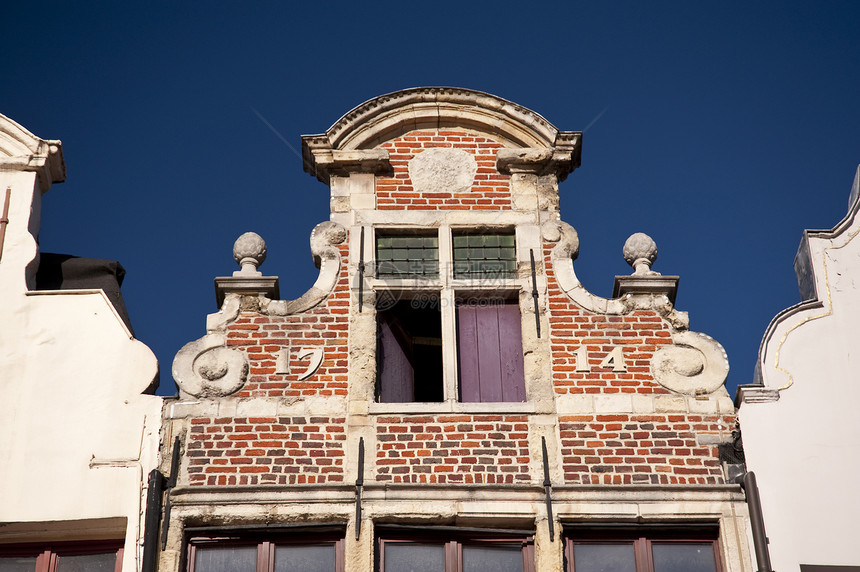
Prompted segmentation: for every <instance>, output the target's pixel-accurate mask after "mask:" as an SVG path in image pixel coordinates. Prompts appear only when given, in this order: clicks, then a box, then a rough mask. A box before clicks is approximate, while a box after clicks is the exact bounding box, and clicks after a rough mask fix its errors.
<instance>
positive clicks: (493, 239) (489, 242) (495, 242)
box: [484, 234, 499, 246]
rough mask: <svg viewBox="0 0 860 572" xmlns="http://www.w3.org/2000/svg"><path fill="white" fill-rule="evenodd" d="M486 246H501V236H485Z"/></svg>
mask: <svg viewBox="0 0 860 572" xmlns="http://www.w3.org/2000/svg"><path fill="white" fill-rule="evenodd" d="M484 246H499V235H498V234H488V235H486V236H484Z"/></svg>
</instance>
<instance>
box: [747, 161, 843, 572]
mask: <svg viewBox="0 0 860 572" xmlns="http://www.w3.org/2000/svg"><path fill="white" fill-rule="evenodd" d="M859 212H860V169H858V171H857V175H856V177H855V179H854V184H853V186H852V189H851V194H850V200H849V208H848V213H847V215H846V216H845V218H844V219H842V221H840V222H839V223H838V224H837V225H836V226H834V227H833V228H832V229H830V230H814V231H813V230H807V231H805V232H804V234H803V238H802V240H801V244H800V248H799V250H798V253H797V257H796V259H795V271H796V273H797V277H798V284H799V287H800V293H801V297H802V298H803V301H802V302H801V303H799V304H797V305H795V306H792V307H791V308H788V309H786V310H784V311H782V312H781V313H780V314H778V315H777V316H776V317H775V318H774V319H773V321H772V322H771V323H770V325H769V326H768V328H767V331H766V332H765V336H764V339H763V341H762V344H761V348H760V350H759V360H758V363H757V368H756V369H757V371H756V383H755V384H753V385H748V386H742V387H740V388H739V390H738V397H737V401H738V404H739V405H740V411H739V418H740V424H741V429H742V431H743V443H744V451H745V454H746V462H747V468H748V469H749V470H751V471H754V472H755V473H756V475H757V478H758V484H759V488H760V491H761V499H762V509H763V513H764V519H765V526H766V528H767V536H768V537H769V540H770V543H769V547H770V555H771V560H772V563H773V569H774V570H778V571H779V572H796V571H798V570H799V571H802V572H820V571H824V570H827V571H828V572H837V571H840V572H841V571H849V570H850V571H860V544H858V543H857V515H858V514H860V488H858V487H857V474H858V472H860V424H858V423H857V404H858V403H860V351H858V349H860V238H858V234H860V216H858V213H859ZM822 566H824V568H821V567H822Z"/></svg>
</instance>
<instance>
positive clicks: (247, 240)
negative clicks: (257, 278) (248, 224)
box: [233, 232, 266, 275]
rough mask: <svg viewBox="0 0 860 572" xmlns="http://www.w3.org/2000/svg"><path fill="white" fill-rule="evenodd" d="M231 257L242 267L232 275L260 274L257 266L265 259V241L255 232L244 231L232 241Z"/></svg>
mask: <svg viewBox="0 0 860 572" xmlns="http://www.w3.org/2000/svg"><path fill="white" fill-rule="evenodd" d="M233 259H234V260H235V261H236V262H237V263H238V264H239V266H241V267H242V269H241V270H240V271H238V272H234V273H233V274H234V275H235V274H253V275H259V274H261V273H260V272H258V271H257V267H258V266H260V265H261V264H262V263H263V261H264V260H266V241H265V240H263V239H262V237H261V236H260V235H259V234H257V233H256V232H246V233H245V234H243V235H242V236H240V237H239V238H237V239H236V242H235V243H233Z"/></svg>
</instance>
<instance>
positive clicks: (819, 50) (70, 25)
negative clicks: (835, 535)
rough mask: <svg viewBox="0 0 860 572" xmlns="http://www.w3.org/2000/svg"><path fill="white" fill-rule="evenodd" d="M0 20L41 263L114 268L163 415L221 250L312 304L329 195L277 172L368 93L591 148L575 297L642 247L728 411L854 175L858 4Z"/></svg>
mask: <svg viewBox="0 0 860 572" xmlns="http://www.w3.org/2000/svg"><path fill="white" fill-rule="evenodd" d="M3 21H4V26H3V28H4V34H3V35H4V41H3V44H4V48H3V57H2V58H0V71H2V77H4V78H5V81H4V82H3V84H2V86H0V113H3V114H5V115H7V116H8V117H10V118H12V119H14V120H15V121H17V122H19V123H21V124H22V125H24V126H25V127H26V128H28V129H29V130H30V131H32V132H33V133H35V134H36V135H38V136H40V137H42V138H46V139H55V138H56V139H61V140H62V141H63V147H64V152H65V158H66V163H67V167H68V178H67V181H66V182H65V183H63V184H62V185H57V186H55V187H54V188H52V189H51V190H50V192H49V193H48V194H47V195H46V196H45V202H44V205H43V219H42V231H41V235H40V241H41V245H42V249H43V250H44V251H47V252H62V253H68V254H74V255H79V256H89V257H94V258H107V259H113V260H119V261H120V262H121V263H122V264H123V265H124V266H125V268H126V270H127V272H128V274H127V277H126V281H125V284H124V286H123V293H124V297H125V301H126V305H127V306H128V309H129V312H130V314H131V319H132V323H133V325H134V328H135V331H136V333H137V336H138V338H139V339H141V340H142V341H143V342H145V343H146V344H148V345H149V346H150V347H151V348H152V349H153V351H154V352H155V353H156V355H157V357H158V359H159V362H160V366H161V371H162V375H161V377H162V387H161V388H160V390H159V393H162V394H172V393H173V392H174V385H173V382H172V378H171V376H170V367H171V363H172V360H173V356H174V355H175V353H176V351H177V350H178V349H179V348H180V347H181V346H182V345H184V344H185V343H187V342H189V341H191V340H194V339H196V338H198V337H200V336H201V335H203V334H204V333H205V330H204V324H205V316H206V314H208V313H211V312H214V311H216V309H217V308H216V306H215V294H214V289H213V285H212V278H213V277H214V276H223V275H229V274H230V273H231V272H232V271H233V270H234V269H235V268H236V266H235V263H234V262H233V259H232V255H231V248H232V244H233V241H234V240H235V238H236V237H237V236H239V235H240V234H242V233H243V232H246V231H248V230H253V231H255V232H258V233H259V234H260V235H262V236H263V238H265V239H266V241H267V243H268V246H269V257H268V260H267V261H266V263H265V264H264V265H263V266H262V268H261V270H262V271H263V272H264V273H266V274H268V275H278V276H280V277H281V295H282V297H283V298H294V297H297V296H299V295H300V294H302V293H303V292H304V291H305V290H306V289H307V288H308V287H310V285H311V284H312V283H313V281H314V279H315V277H316V273H317V271H316V269H315V268H314V266H313V263H312V261H311V256H310V250H309V247H308V237H309V234H310V231H311V229H312V228H313V226H314V225H315V224H317V223H318V222H320V221H322V220H325V219H327V217H328V193H327V188H326V187H325V186H324V185H323V184H322V183H319V182H318V181H316V180H315V179H314V178H312V177H310V176H309V175H307V174H305V173H304V172H303V171H302V166H301V160H300V158H299V157H298V156H297V155H296V153H295V152H294V151H295V149H299V148H300V139H299V137H300V135H302V134H310V133H320V132H323V131H325V130H326V129H327V128H328V127H329V126H330V125H331V124H332V123H334V122H335V121H336V120H337V119H338V118H339V117H340V116H341V115H342V114H343V113H345V112H346V111H348V110H349V109H351V108H352V107H354V106H356V105H358V104H359V103H361V102H363V101H365V100H367V99H370V98H372V97H374V96H376V95H380V94H383V93H387V92H391V91H395V90H398V89H403V88H407V87H415V86H422V85H451V86H459V87H467V88H471V89H478V90H482V91H487V92H490V93H493V94H496V95H498V96H501V97H504V98H506V99H509V100H512V101H514V102H516V103H519V104H521V105H524V106H526V107H528V108H530V109H532V110H534V111H536V112H538V113H540V114H541V115H543V116H544V117H546V118H547V119H548V120H549V121H551V122H552V123H553V124H555V125H556V126H557V127H558V128H560V129H562V130H572V131H576V130H585V129H586V128H587V130H586V133H585V135H584V138H583V154H582V167H581V168H580V169H579V170H577V171H576V172H574V173H573V174H572V175H571V176H570V177H569V178H568V179H567V181H565V182H564V183H562V185H561V195H562V216H563V218H564V219H565V220H566V221H567V222H569V223H570V224H572V225H573V226H574V227H575V228H576V229H577V231H578V232H579V235H580V243H581V245H580V257H579V259H578V260H577V261H576V262H575V268H576V271H577V274H578V276H579V277H580V279H581V280H582V282H583V283H584V284H585V285H586V287H588V288H589V289H590V290H591V291H592V292H595V293H596V294H599V295H602V296H609V295H611V292H612V282H613V277H614V275H616V274H627V273H629V272H630V268H629V267H628V266H627V265H626V263H625V262H624V260H623V258H622V256H621V247H622V245H623V243H624V241H625V240H626V238H627V237H628V236H629V235H630V234H632V233H634V232H639V231H641V232H646V233H648V234H650V235H651V236H652V237H654V239H655V240H656V242H657V245H658V247H659V258H658V260H657V262H656V264H655V265H654V269H655V270H657V271H659V272H662V273H664V274H679V275H680V276H681V281H680V288H679V293H678V299H677V307H678V308H679V309H681V310H686V311H689V313H690V324H691V329H693V330H695V331H700V332H704V333H707V334H708V335H711V336H712V337H714V338H715V339H717V340H718V341H720V342H721V343H722V344H723V346H724V347H725V348H726V350H727V352H728V354H729V361H730V364H731V372H730V374H729V380H728V386H729V391H730V393H732V394H734V388H735V386H736V385H738V384H744V383H749V382H750V381H751V380H752V372H753V367H754V363H755V356H756V354H757V351H758V345H759V342H760V340H761V337H762V335H763V333H764V330H765V328H766V326H767V324H768V322H769V321H770V319H771V318H772V317H773V316H774V315H775V314H776V313H777V312H779V311H780V310H782V309H783V308H786V307H788V306H791V305H793V304H795V303H797V302H798V301H799V295H798V293H797V285H796V281H795V278H794V272H793V269H792V263H793V259H794V254H795V252H796V249H797V245H798V242H799V240H800V237H801V233H802V231H803V229H804V228H830V227H832V226H833V225H835V224H836V223H837V222H838V221H839V220H840V219H841V218H842V217H843V215H844V214H845V211H846V207H847V201H848V192H849V187H850V184H851V181H852V180H853V177H854V172H855V170H856V168H857V165H858V163H860V104H858V102H860V34H858V33H857V29H858V24H860V4H858V3H856V2H848V1H846V2H836V1H823V2H808V3H800V2H758V3H746V2H709V3H699V2H696V3H688V2H649V3H644V2H604V3H583V2H558V3H553V4H549V3H534V4H532V5H527V4H526V3H523V2H510V3H509V2H503V1H496V2H474V3H469V2H432V3H430V2H425V3H403V2H377V3H346V2H343V3H341V2H326V3H317V4H314V5H311V3H300V4H296V5H292V4H288V3H274V2H266V3H262V2H261V3H247V4H245V3H238V2H233V3H228V2H206V3H203V2H199V3H194V4H180V3H167V2H154V3H146V4H143V3H141V4H137V5H134V4H131V3H107V2H105V3H95V2H93V3H87V4H85V5H76V4H75V3H66V2H47V3H39V4H32V3H30V4H27V3H23V2H18V3H13V4H12V5H11V6H7V7H5V8H4V15H3ZM261 118H262V119H261ZM264 120H265V121H264ZM267 123H268V124H269V125H271V127H272V128H273V129H274V131H276V132H277V134H276V133H275V132H274V131H273V129H270V127H269V126H268V125H267ZM278 134H279V135H278ZM281 137H283V138H284V139H286V141H287V142H288V143H289V145H287V144H286V143H284V142H283V141H282V139H281Z"/></svg>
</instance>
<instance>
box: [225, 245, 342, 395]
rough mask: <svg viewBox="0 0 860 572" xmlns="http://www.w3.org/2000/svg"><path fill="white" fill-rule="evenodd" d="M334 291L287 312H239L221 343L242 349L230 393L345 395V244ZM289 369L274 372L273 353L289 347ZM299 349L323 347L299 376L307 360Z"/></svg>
mask: <svg viewBox="0 0 860 572" xmlns="http://www.w3.org/2000/svg"><path fill="white" fill-rule="evenodd" d="M338 248H339V249H340V252H341V256H342V257H343V264H342V266H341V275H340V277H339V278H338V282H337V284H336V285H335V289H334V291H333V292H332V293H331V294H330V295H329V296H328V297H327V298H326V299H325V300H324V301H323V302H322V303H321V304H320V305H319V306H317V307H316V308H313V309H312V310H310V311H308V312H304V313H301V314H296V315H293V316H266V315H263V314H260V313H257V312H242V314H241V315H240V316H239V318H238V319H237V320H236V321H234V322H233V323H231V324H230V325H229V326H228V328H227V345H229V346H230V347H232V348H234V349H238V350H241V351H244V352H246V353H247V354H248V361H249V364H250V369H249V372H248V381H247V382H246V383H245V386H244V387H243V388H242V389H241V390H240V391H239V392H237V393H236V394H235V396H236V397H311V396H316V395H322V396H331V395H341V396H342V395H346V393H347V385H348V365H347V356H348V353H349V350H348V346H347V336H348V331H349V296H350V293H349V278H348V276H347V274H346V264H347V252H348V245H347V244H341V245H339V246H338ZM290 348H291V350H290V352H289V355H290V363H289V365H290V368H289V371H290V373H289V374H282V373H277V367H276V365H277V364H276V360H277V355H278V352H279V351H280V350H282V349H290ZM300 348H323V360H322V363H321V365H320V367H319V369H318V370H317V371H316V373H314V374H313V375H312V376H311V377H310V378H308V379H306V380H303V381H299V377H301V375H302V373H303V372H305V370H306V369H307V368H308V365H309V359H308V358H305V359H302V360H299V359H298V358H299V352H298V350H299V349H300Z"/></svg>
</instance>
